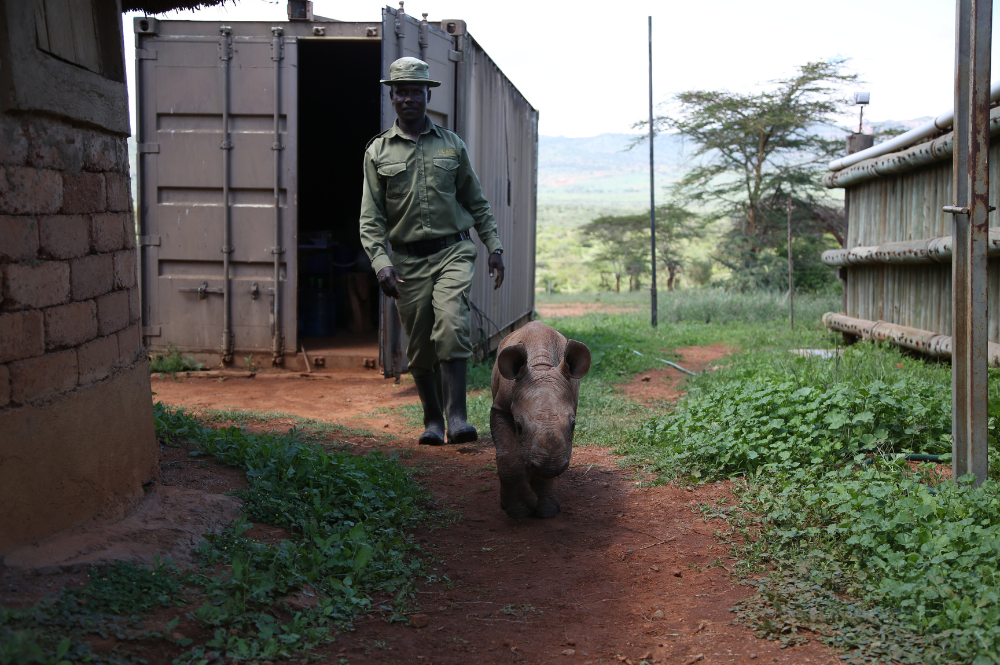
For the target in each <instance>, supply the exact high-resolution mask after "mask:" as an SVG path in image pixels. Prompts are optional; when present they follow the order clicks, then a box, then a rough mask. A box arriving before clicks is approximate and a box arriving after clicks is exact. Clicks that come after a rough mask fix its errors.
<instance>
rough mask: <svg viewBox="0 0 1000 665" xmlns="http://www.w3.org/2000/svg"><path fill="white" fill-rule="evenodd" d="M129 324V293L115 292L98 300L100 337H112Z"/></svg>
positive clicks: (98, 332) (98, 329)
mask: <svg viewBox="0 0 1000 665" xmlns="http://www.w3.org/2000/svg"><path fill="white" fill-rule="evenodd" d="M128 324H129V305H128V291H113V292H111V293H108V294H106V295H103V296H100V297H99V298H98V299H97V334H98V335H102V336H103V335H110V334H111V333H113V332H118V331H119V330H121V329H122V328H124V327H125V326H127V325H128Z"/></svg>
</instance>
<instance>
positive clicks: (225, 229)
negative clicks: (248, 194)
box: [219, 25, 233, 363]
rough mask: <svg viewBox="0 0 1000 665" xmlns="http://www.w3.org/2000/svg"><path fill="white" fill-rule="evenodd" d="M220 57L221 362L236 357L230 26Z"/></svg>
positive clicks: (226, 28)
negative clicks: (231, 262)
mask: <svg viewBox="0 0 1000 665" xmlns="http://www.w3.org/2000/svg"><path fill="white" fill-rule="evenodd" d="M219 33H220V34H221V35H222V36H221V38H220V41H219V58H220V59H221V60H222V141H221V142H220V143H219V148H220V149H221V150H222V347H221V349H220V350H221V352H222V353H221V355H222V362H223V363H229V362H232V360H233V333H232V325H231V323H232V321H231V314H230V308H229V291H230V282H229V257H230V254H232V253H233V246H232V242H231V233H230V231H231V224H230V208H229V157H230V151H231V150H232V149H233V142H232V141H231V140H230V135H229V61H230V60H231V59H232V57H233V37H232V35H233V31H232V28H230V27H229V26H228V25H223V26H220V27H219Z"/></svg>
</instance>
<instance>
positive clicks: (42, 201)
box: [0, 166, 63, 215]
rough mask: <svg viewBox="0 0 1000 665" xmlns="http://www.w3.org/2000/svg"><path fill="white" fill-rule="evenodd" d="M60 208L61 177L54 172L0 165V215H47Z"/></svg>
mask: <svg viewBox="0 0 1000 665" xmlns="http://www.w3.org/2000/svg"><path fill="white" fill-rule="evenodd" d="M62 205H63V176H62V174H61V173H59V172H58V171H47V170H41V169H33V168H29V167H25V166H8V167H2V166H0V214H2V213H10V214H14V215H36V214H51V213H55V212H59V209H60V208H61V207H62Z"/></svg>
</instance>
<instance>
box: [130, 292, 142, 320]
mask: <svg viewBox="0 0 1000 665" xmlns="http://www.w3.org/2000/svg"><path fill="white" fill-rule="evenodd" d="M141 307H142V305H141V304H140V302H139V287H138V286H134V287H132V288H131V289H129V290H128V318H129V320H130V321H138V320H139V319H140V318H141V317H142V310H141V309H140V308H141Z"/></svg>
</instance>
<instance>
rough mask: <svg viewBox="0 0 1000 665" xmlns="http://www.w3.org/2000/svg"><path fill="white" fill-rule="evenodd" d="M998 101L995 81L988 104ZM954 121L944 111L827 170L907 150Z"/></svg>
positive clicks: (999, 86) (999, 95)
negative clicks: (928, 120)
mask: <svg viewBox="0 0 1000 665" xmlns="http://www.w3.org/2000/svg"><path fill="white" fill-rule="evenodd" d="M998 99H1000V81H997V82H996V83H994V84H993V85H992V86H991V87H990V102H995V101H997V100H998ZM954 120H955V110H954V109H952V110H950V111H946V112H945V113H942V114H941V115H939V116H938V117H936V118H934V119H933V120H931V121H930V122H927V123H924V124H923V125H920V126H919V127H916V128H914V129H911V130H910V131H908V132H906V133H905V134H900V135H899V136H896V137H894V138H891V139H889V140H888V141H885V142H883V143H879V144H878V145H874V146H872V147H870V148H867V149H865V150H861V151H859V152H856V153H854V154H853V155H848V156H846V157H841V158H840V159H835V160H833V161H832V162H830V165H829V167H828V168H829V169H830V170H831V171H840V170H841V169H846V168H847V167H848V166H853V165H855V164H857V163H858V162H862V161H864V160H866V159H871V158H872V157H880V156H882V155H886V154H889V153H890V152H896V151H897V150H902V149H903V148H909V147H910V146H911V145H913V144H914V143H916V142H917V141H920V140H922V139H925V138H927V137H928V136H933V135H934V134H937V133H938V132H939V131H941V130H943V129H948V128H949V127H951V125H952V123H953V121H954Z"/></svg>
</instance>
